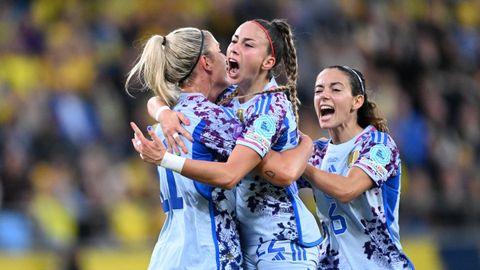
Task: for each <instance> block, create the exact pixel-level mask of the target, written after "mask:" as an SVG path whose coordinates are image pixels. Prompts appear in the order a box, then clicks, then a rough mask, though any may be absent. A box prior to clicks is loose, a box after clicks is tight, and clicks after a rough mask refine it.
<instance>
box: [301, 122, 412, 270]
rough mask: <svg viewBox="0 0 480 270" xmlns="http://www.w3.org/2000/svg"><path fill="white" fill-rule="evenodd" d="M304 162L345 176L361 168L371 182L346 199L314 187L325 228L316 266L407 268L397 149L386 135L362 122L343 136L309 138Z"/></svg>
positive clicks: (320, 216)
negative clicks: (310, 148) (337, 139)
mask: <svg viewBox="0 0 480 270" xmlns="http://www.w3.org/2000/svg"><path fill="white" fill-rule="evenodd" d="M309 162H310V164H312V165H313V166H315V167H317V168H319V169H321V170H323V171H328V172H330V173H334V174H338V175H343V176H346V175H347V173H348V171H349V170H350V168H351V167H352V166H355V167H358V168H360V169H362V170H363V171H364V172H365V173H366V174H368V176H370V178H371V179H372V181H373V183H374V187H373V188H371V189H369V190H367V191H366V192H365V193H363V194H361V195H360V196H359V197H357V198H356V199H354V200H353V201H351V202H349V203H341V202H339V201H338V200H336V199H335V198H332V197H330V196H329V195H327V194H326V193H324V192H322V191H321V190H319V189H317V188H314V195H315V201H316V204H317V213H318V216H319V218H320V220H321V223H322V227H323V228H324V230H325V233H326V238H327V239H326V240H327V242H326V244H324V247H323V248H324V249H326V256H325V257H323V259H322V260H321V261H320V264H321V265H320V269H369V270H370V269H411V268H413V265H412V264H411V262H410V261H409V260H408V258H407V257H406V255H405V254H404V253H403V251H402V246H401V244H400V236H399V227H398V207H399V200H400V155H399V152H398V149H397V146H396V145H395V142H394V141H393V140H392V138H391V137H390V136H389V135H388V134H386V133H383V132H379V131H377V130H376V129H375V128H374V127H372V126H368V127H367V128H365V129H364V130H363V132H362V133H361V134H359V135H358V136H356V137H355V138H353V139H351V140H350V141H348V142H345V143H342V144H338V145H334V144H331V143H330V141H327V140H318V141H316V142H315V151H314V153H313V156H312V158H311V159H310V161H309Z"/></svg>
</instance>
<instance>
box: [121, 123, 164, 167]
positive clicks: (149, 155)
mask: <svg viewBox="0 0 480 270" xmlns="http://www.w3.org/2000/svg"><path fill="white" fill-rule="evenodd" d="M130 126H131V127H132V129H133V131H134V138H132V144H133V147H134V148H135V150H136V151H137V152H138V153H139V154H140V157H141V158H142V159H143V161H145V162H149V163H152V164H155V165H160V164H161V162H162V159H163V156H164V155H165V153H166V152H167V148H165V146H164V145H163V143H162V141H161V140H160V138H158V136H157V134H156V133H155V131H154V130H153V128H152V127H151V126H149V127H148V128H147V131H148V134H149V135H150V138H152V139H151V140H149V139H147V138H145V136H143V132H142V131H141V130H140V129H139V128H138V126H137V125H136V124H135V123H134V122H130Z"/></svg>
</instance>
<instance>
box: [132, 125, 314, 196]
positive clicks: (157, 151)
mask: <svg viewBox="0 0 480 270" xmlns="http://www.w3.org/2000/svg"><path fill="white" fill-rule="evenodd" d="M131 126H132V128H133V130H134V131H135V138H134V139H132V144H133V146H134V147H135V150H137V152H138V153H140V154H141V155H142V158H143V160H144V161H146V162H150V163H153V164H157V165H158V164H160V163H161V161H162V158H163V156H164V154H165V151H166V149H165V147H164V146H163V144H162V142H161V141H160V139H159V138H158V137H157V135H156V134H155V132H154V131H153V129H149V135H150V137H151V138H152V140H148V139H146V138H145V137H144V136H143V133H142V132H141V131H140V129H139V128H138V127H137V126H136V125H135V124H134V123H131ZM137 141H140V142H141V143H140V144H138V143H137ZM312 150H313V146H312V142H311V139H310V138H308V136H304V138H303V139H302V141H301V143H300V145H299V146H298V147H297V148H295V149H293V150H289V151H285V152H282V153H276V152H274V151H269V153H268V154H267V156H266V157H265V159H266V160H264V164H261V165H260V166H259V167H258V168H257V170H259V174H260V175H261V176H262V177H263V178H265V179H267V180H268V181H270V182H272V184H274V185H278V186H288V185H290V184H291V183H292V182H293V181H294V180H296V179H298V177H300V175H301V174H302V173H303V170H304V168H305V165H306V163H307V160H308V158H310V156H311V153H312ZM270 152H272V153H270ZM269 155H271V156H269ZM261 161H262V160H261V158H260V156H259V155H258V154H257V153H256V152H255V151H253V150H251V149H250V148H248V147H246V146H242V145H237V146H236V147H235V149H234V150H233V152H232V154H231V155H230V157H229V158H228V160H227V162H208V161H200V160H191V159H187V160H186V162H185V164H184V167H183V169H182V175H184V176H187V177H189V178H194V179H195V180H197V181H199V182H202V183H205V184H208V185H212V186H217V187H222V188H227V189H231V188H233V187H234V186H235V185H236V184H237V183H238V182H239V181H240V180H241V179H242V178H243V177H244V176H245V175H246V174H247V173H249V172H250V171H251V170H252V169H254V168H255V167H256V166H257V165H258V164H259V163H260V162H261Z"/></svg>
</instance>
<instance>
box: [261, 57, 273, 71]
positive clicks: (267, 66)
mask: <svg viewBox="0 0 480 270" xmlns="http://www.w3.org/2000/svg"><path fill="white" fill-rule="evenodd" d="M275 63H276V59H275V57H273V56H271V55H270V56H267V58H266V59H265V60H263V63H262V69H263V70H270V69H272V68H273V67H274V66H275Z"/></svg>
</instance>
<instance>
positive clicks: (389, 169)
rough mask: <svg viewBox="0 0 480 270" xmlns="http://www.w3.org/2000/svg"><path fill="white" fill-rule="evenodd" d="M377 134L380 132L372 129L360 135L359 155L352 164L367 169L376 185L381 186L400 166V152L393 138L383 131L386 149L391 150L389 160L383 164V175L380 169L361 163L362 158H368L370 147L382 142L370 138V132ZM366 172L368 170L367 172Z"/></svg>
mask: <svg viewBox="0 0 480 270" xmlns="http://www.w3.org/2000/svg"><path fill="white" fill-rule="evenodd" d="M374 133H376V134H379V133H380V132H378V131H373V132H369V133H366V134H364V135H363V136H362V146H361V150H360V155H359V157H358V159H357V160H356V161H355V162H354V165H358V166H359V167H361V168H365V169H367V170H368V171H369V172H370V174H372V176H374V177H372V179H373V180H374V181H375V183H376V185H377V187H382V185H383V184H384V183H385V181H387V180H388V179H389V178H390V177H392V176H395V175H396V174H397V172H398V171H399V170H398V168H399V167H400V152H399V151H398V148H397V146H396V144H395V142H394V141H393V139H392V138H391V137H390V135H388V134H386V133H383V135H385V136H387V144H386V145H385V146H386V147H387V148H388V149H390V151H391V153H392V154H391V156H390V160H389V162H388V163H387V164H386V165H384V166H383V167H384V170H385V171H386V174H385V175H382V174H381V172H380V170H376V169H375V168H371V167H370V166H368V165H367V164H365V163H362V159H368V160H370V157H369V156H370V150H371V149H372V147H373V146H375V145H378V144H382V145H384V144H383V143H381V142H375V141H374V140H373V139H372V138H373V136H372V134H374ZM367 173H368V172H367Z"/></svg>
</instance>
